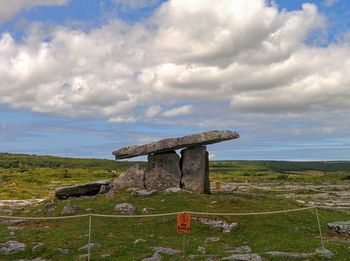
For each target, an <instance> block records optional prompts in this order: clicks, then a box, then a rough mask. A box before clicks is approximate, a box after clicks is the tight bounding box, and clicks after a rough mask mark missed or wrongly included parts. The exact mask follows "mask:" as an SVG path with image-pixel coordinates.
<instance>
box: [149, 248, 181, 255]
mask: <svg viewBox="0 0 350 261" xmlns="http://www.w3.org/2000/svg"><path fill="white" fill-rule="evenodd" d="M153 250H154V252H156V253H158V254H167V255H176V254H178V253H181V251H180V250H176V249H172V248H167V247H154V248H153Z"/></svg>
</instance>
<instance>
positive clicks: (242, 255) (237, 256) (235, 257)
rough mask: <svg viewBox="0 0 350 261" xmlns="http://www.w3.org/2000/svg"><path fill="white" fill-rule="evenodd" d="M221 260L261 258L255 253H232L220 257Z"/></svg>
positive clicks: (243, 260) (258, 259)
mask: <svg viewBox="0 0 350 261" xmlns="http://www.w3.org/2000/svg"><path fill="white" fill-rule="evenodd" d="M221 260H234V261H262V260H263V259H262V258H261V256H259V255H257V254H234V255H232V256H228V257H224V258H221Z"/></svg>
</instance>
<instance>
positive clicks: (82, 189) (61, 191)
mask: <svg viewBox="0 0 350 261" xmlns="http://www.w3.org/2000/svg"><path fill="white" fill-rule="evenodd" d="M110 183H111V182H110V181H109V180H98V181H94V182H89V183H81V184H77V185H74V186H66V187H58V188H56V189H55V196H56V198H59V199H66V198H69V197H80V196H92V195H96V194H99V193H100V192H102V190H101V187H102V186H104V187H103V192H105V191H106V190H108V189H106V187H108V188H109V185H110Z"/></svg>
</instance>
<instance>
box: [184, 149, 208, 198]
mask: <svg viewBox="0 0 350 261" xmlns="http://www.w3.org/2000/svg"><path fill="white" fill-rule="evenodd" d="M181 155H182V157H181V171H182V178H181V187H182V188H183V189H184V190H188V191H193V192H196V193H201V194H203V193H207V194H208V193H210V183H209V167H208V164H209V161H208V153H207V151H206V147H205V146H196V147H191V148H188V149H184V150H182V151H181Z"/></svg>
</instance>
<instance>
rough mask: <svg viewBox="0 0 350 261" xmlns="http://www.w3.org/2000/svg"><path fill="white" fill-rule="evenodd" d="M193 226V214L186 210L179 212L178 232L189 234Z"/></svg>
mask: <svg viewBox="0 0 350 261" xmlns="http://www.w3.org/2000/svg"><path fill="white" fill-rule="evenodd" d="M190 227H191V215H190V214H187V213H185V212H183V213H179V214H177V233H179V234H188V233H190Z"/></svg>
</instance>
